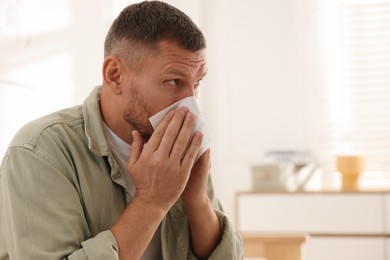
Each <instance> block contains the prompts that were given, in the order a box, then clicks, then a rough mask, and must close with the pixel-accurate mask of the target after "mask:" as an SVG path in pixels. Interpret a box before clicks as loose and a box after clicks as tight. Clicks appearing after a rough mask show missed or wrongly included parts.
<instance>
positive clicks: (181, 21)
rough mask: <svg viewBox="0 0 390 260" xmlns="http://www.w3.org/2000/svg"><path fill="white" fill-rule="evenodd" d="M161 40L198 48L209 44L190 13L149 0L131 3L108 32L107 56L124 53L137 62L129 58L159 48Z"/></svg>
mask: <svg viewBox="0 0 390 260" xmlns="http://www.w3.org/2000/svg"><path fill="white" fill-rule="evenodd" d="M161 40H171V41H174V42H175V43H176V44H177V45H178V46H180V47H182V48H184V49H186V50H189V51H194V52H195V51H198V50H201V49H204V48H205V47H206V41H205V38H204V36H203V34H202V32H201V31H200V30H199V28H198V27H197V26H196V25H195V24H194V22H193V21H192V20H191V18H189V17H188V16H187V15H186V14H184V13H183V12H182V11H180V10H179V9H177V8H175V7H173V6H171V5H169V4H167V3H163V2H159V1H150V2H148V1H145V2H141V3H138V4H133V5H129V6H128V7H126V8H125V9H124V10H123V11H122V12H121V13H120V15H119V16H118V17H117V18H116V19H115V21H114V22H113V24H112V25H111V28H110V30H109V31H108V34H107V36H106V40H105V43H104V56H105V57H107V56H109V55H120V56H123V55H124V56H125V57H124V58H126V60H127V62H129V63H134V62H136V61H131V60H128V59H138V58H140V57H139V55H141V53H144V51H145V50H155V49H157V47H158V43H159V42H160V41H161Z"/></svg>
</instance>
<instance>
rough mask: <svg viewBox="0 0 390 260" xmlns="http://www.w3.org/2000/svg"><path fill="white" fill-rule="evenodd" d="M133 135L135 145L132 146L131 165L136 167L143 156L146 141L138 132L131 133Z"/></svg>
mask: <svg viewBox="0 0 390 260" xmlns="http://www.w3.org/2000/svg"><path fill="white" fill-rule="evenodd" d="M131 134H132V136H133V143H132V144H131V150H130V159H129V165H134V164H135V162H136V161H138V159H139V157H140V155H141V152H142V149H143V147H144V139H143V138H142V136H141V134H140V132H138V131H136V130H134V131H133V132H131Z"/></svg>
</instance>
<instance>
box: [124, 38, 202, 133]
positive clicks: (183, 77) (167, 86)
mask: <svg viewBox="0 0 390 260" xmlns="http://www.w3.org/2000/svg"><path fill="white" fill-rule="evenodd" d="M159 47H160V48H159V50H158V52H157V53H154V55H149V56H147V58H146V59H145V61H144V62H143V63H141V64H142V65H141V66H142V67H141V68H140V69H139V70H137V71H136V72H134V71H131V72H129V73H128V77H126V80H127V81H128V83H126V87H125V88H126V89H125V90H124V91H125V92H126V96H125V98H127V100H126V109H125V112H124V114H123V118H124V120H125V121H126V122H127V123H128V124H130V125H131V126H132V127H133V128H134V129H136V130H138V131H140V132H141V134H142V135H143V136H144V138H145V139H149V137H150V136H151V134H152V133H153V127H152V126H151V124H150V122H149V117H151V116H152V115H154V114H156V113H157V112H159V111H160V110H162V109H163V108H165V107H167V106H169V105H171V104H173V103H175V102H176V101H178V100H180V99H183V98H185V97H189V96H196V94H197V89H198V87H199V82H200V81H201V80H202V79H203V77H204V76H205V75H206V59H205V53H204V51H203V50H202V51H198V52H190V51H187V50H184V49H182V48H181V47H178V46H177V45H176V44H175V43H173V42H170V41H162V42H161V43H160V45H159Z"/></svg>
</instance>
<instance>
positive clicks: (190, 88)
mask: <svg viewBox="0 0 390 260" xmlns="http://www.w3.org/2000/svg"><path fill="white" fill-rule="evenodd" d="M191 96H196V90H195V87H194V86H188V87H186V88H185V89H184V91H183V93H182V95H181V97H180V99H183V98H187V97H191Z"/></svg>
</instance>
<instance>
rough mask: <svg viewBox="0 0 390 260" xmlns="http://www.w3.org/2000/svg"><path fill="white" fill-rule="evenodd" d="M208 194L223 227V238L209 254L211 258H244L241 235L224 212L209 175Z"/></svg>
mask: <svg viewBox="0 0 390 260" xmlns="http://www.w3.org/2000/svg"><path fill="white" fill-rule="evenodd" d="M208 195H209V198H210V201H211V204H212V205H213V208H214V211H215V213H216V214H217V217H218V219H219V222H220V225H221V228H222V232H223V233H222V238H221V242H220V243H219V245H218V246H217V247H216V248H215V249H214V251H213V252H212V254H211V255H210V256H209V258H208V259H209V260H219V259H233V260H239V259H243V258H244V253H243V251H244V249H243V248H244V247H243V243H242V239H241V237H240V236H239V235H238V233H237V232H236V230H235V228H234V226H233V224H232V223H231V222H230V220H229V218H228V217H227V216H226V214H225V213H224V212H223V208H222V205H221V203H220V202H219V200H218V199H217V197H216V196H215V194H214V188H213V184H212V180H211V177H210V176H209V181H208Z"/></svg>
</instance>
